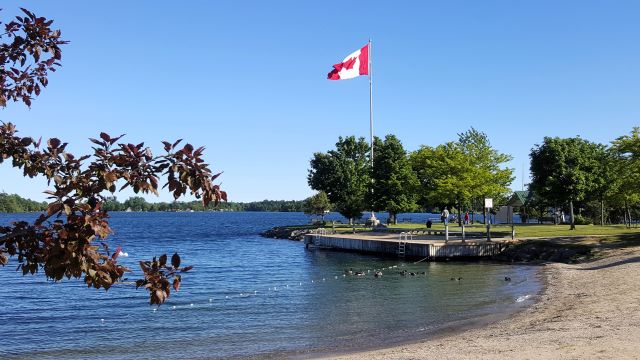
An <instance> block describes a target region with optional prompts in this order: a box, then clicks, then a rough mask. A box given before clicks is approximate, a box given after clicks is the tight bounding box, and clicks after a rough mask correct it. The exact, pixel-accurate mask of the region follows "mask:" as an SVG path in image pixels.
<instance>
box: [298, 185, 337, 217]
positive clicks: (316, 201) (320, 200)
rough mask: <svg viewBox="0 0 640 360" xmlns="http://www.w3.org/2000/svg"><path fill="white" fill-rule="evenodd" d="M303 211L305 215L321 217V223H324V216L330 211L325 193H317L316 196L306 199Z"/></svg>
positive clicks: (329, 204)
mask: <svg viewBox="0 0 640 360" xmlns="http://www.w3.org/2000/svg"><path fill="white" fill-rule="evenodd" d="M303 209H304V210H303V211H304V213H305V214H307V215H316V216H320V217H322V222H324V215H325V214H326V213H327V212H328V211H329V210H331V203H330V202H329V198H328V197H327V193H325V192H324V191H318V193H317V194H315V195H313V196H311V197H309V198H307V199H306V200H305V201H304V205H303Z"/></svg>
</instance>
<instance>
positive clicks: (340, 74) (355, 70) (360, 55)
mask: <svg viewBox="0 0 640 360" xmlns="http://www.w3.org/2000/svg"><path fill="white" fill-rule="evenodd" d="M360 75H369V45H368V44H367V45H365V46H364V47H363V48H362V49H359V50H357V51H354V52H353V53H351V54H349V55H348V56H347V57H346V58H344V60H342V62H341V63H340V64H335V65H333V70H331V72H330V73H329V75H327V79H329V80H345V79H352V78H354V77H357V76H360Z"/></svg>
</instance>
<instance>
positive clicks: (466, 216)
mask: <svg viewBox="0 0 640 360" xmlns="http://www.w3.org/2000/svg"><path fill="white" fill-rule="evenodd" d="M464 224H465V225H469V212H468V211H467V212H466V213H465V214H464Z"/></svg>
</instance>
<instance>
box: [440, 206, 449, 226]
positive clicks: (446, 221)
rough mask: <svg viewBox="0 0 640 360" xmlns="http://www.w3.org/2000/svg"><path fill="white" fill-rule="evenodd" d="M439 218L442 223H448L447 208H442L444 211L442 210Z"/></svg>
mask: <svg viewBox="0 0 640 360" xmlns="http://www.w3.org/2000/svg"><path fill="white" fill-rule="evenodd" d="M440 218H441V219H442V222H443V223H445V225H446V224H448V223H449V209H447V207H446V206H445V207H444V210H442V214H440Z"/></svg>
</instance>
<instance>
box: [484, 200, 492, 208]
mask: <svg viewBox="0 0 640 360" xmlns="http://www.w3.org/2000/svg"><path fill="white" fill-rule="evenodd" d="M484 207H486V208H488V209H490V208H492V207H493V199H484Z"/></svg>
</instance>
